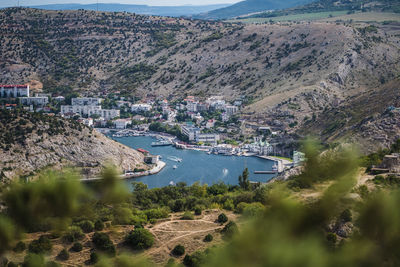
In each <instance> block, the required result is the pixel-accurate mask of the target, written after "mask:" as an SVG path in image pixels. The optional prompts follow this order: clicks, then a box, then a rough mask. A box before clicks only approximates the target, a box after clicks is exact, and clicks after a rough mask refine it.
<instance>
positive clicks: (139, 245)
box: [125, 228, 154, 249]
mask: <svg viewBox="0 0 400 267" xmlns="http://www.w3.org/2000/svg"><path fill="white" fill-rule="evenodd" d="M125 242H126V244H128V245H129V246H131V247H132V248H133V249H147V248H150V247H151V246H153V244H154V237H153V235H152V234H151V233H150V232H149V230H147V229H144V228H138V229H135V230H133V231H132V232H130V233H129V234H128V235H127V236H126V237H125Z"/></svg>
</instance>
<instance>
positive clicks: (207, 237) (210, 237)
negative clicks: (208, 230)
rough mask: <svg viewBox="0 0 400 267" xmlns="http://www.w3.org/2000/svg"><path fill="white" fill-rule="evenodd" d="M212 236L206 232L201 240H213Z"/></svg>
mask: <svg viewBox="0 0 400 267" xmlns="http://www.w3.org/2000/svg"><path fill="white" fill-rule="evenodd" d="M213 239H214V237H213V236H212V235H211V234H208V235H206V236H205V237H204V239H203V241H204V242H211V241H213Z"/></svg>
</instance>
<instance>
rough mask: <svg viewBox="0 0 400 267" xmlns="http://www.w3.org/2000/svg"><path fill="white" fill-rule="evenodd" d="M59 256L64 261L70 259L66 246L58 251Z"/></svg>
mask: <svg viewBox="0 0 400 267" xmlns="http://www.w3.org/2000/svg"><path fill="white" fill-rule="evenodd" d="M57 258H59V259H60V260H62V261H66V260H68V259H69V253H68V251H67V250H66V249H65V248H64V249H63V250H61V251H60V253H58V255H57Z"/></svg>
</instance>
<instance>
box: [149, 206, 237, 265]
mask: <svg viewBox="0 0 400 267" xmlns="http://www.w3.org/2000/svg"><path fill="white" fill-rule="evenodd" d="M220 213H221V211H219V210H210V211H207V212H205V214H204V215H202V216H201V217H197V218H195V219H194V220H180V219H179V218H180V214H173V215H172V216H171V218H170V219H169V220H168V221H163V222H160V223H157V224H156V225H154V226H153V227H152V228H149V231H150V232H151V233H152V234H153V235H154V237H155V241H156V242H155V245H154V246H153V247H152V248H150V249H149V250H147V251H146V252H145V255H147V256H149V257H150V258H151V259H153V261H154V262H155V263H164V262H165V261H167V260H168V259H169V258H170V257H172V255H171V250H172V249H173V248H174V247H175V246H176V245H178V244H181V245H183V246H184V247H185V250H186V253H187V254H191V253H193V252H194V251H197V250H202V249H205V248H206V247H208V246H210V243H206V242H204V241H203V239H204V237H205V236H206V235H207V234H212V235H213V237H214V241H213V242H212V244H215V243H217V242H220V241H221V237H220V233H219V230H221V229H222V228H223V227H224V225H221V224H219V223H217V222H216V219H217V217H218V215H219V214H220ZM227 215H228V217H231V218H232V219H233V218H234V217H236V216H235V215H234V214H227ZM182 257H183V256H182Z"/></svg>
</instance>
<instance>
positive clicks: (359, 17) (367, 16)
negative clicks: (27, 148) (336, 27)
mask: <svg viewBox="0 0 400 267" xmlns="http://www.w3.org/2000/svg"><path fill="white" fill-rule="evenodd" d="M321 20H323V21H336V20H343V21H347V20H353V21H356V22H384V21H400V14H398V13H383V12H364V13H355V14H349V15H343V16H338V17H334V18H327V19H321Z"/></svg>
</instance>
